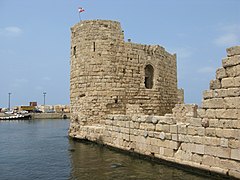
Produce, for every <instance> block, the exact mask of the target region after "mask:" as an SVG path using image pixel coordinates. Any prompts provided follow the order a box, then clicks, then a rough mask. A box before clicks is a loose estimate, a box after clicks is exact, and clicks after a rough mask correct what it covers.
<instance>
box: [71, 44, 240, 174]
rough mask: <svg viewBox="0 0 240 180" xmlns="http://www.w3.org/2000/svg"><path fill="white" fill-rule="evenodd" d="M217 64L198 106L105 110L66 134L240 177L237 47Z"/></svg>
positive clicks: (133, 106) (130, 106)
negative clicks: (99, 118)
mask: <svg viewBox="0 0 240 180" xmlns="http://www.w3.org/2000/svg"><path fill="white" fill-rule="evenodd" d="M227 53H228V57H227V58H225V59H223V61H222V65H223V67H222V68H219V69H218V70H217V71H216V79H215V80H212V81H211V82H210V90H207V91H205V92H204V95H203V103H202V107H201V108H198V107H197V106H196V105H186V104H177V105H176V106H175V107H174V109H173V113H172V114H165V115H164V116H156V115H155V116H154V115H144V114H141V112H142V111H141V108H140V106H139V105H138V104H128V105H127V108H126V114H109V115H108V116H107V118H106V120H105V121H104V124H95V125H86V126H80V125H79V123H78V122H77V121H74V120H72V127H78V128H76V129H74V128H71V127H70V131H69V135H70V136H71V137H74V138H79V139H87V140H90V141H96V142H99V143H103V144H107V145H109V146H113V147H116V148H120V149H123V150H127V151H132V152H136V153H139V154H144V155H149V156H153V157H156V158H160V159H164V160H167V161H170V162H173V163H179V164H183V165H188V166H192V167H196V168H200V169H204V170H207V171H212V172H217V173H220V174H224V175H228V176H231V177H236V178H240V101H239V100H240V99H239V98H240V70H239V67H240V46H236V47H232V48H229V49H227Z"/></svg>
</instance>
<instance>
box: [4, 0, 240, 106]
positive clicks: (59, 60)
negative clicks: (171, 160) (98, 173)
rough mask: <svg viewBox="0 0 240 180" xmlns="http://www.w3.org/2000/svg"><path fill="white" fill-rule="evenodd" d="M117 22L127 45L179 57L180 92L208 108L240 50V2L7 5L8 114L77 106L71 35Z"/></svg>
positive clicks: (43, 0)
mask: <svg viewBox="0 0 240 180" xmlns="http://www.w3.org/2000/svg"><path fill="white" fill-rule="evenodd" d="M78 7H83V8H84V9H85V12H83V13H81V19H82V20H93V19H105V20H116V21H119V22H120V23H121V25H122V29H123V30H124V33H125V40H127V39H131V40H132V42H134V43H140V44H147V45H160V46H163V47H164V48H165V49H166V50H167V51H168V52H170V53H172V54H173V53H177V64H178V69H177V71H178V87H179V88H183V89H184V91H185V102H186V103H195V104H199V105H201V101H202V92H203V91H204V90H207V89H209V82H210V80H212V79H214V78H215V72H216V69H217V68H220V67H221V61H222V59H223V58H225V57H226V48H228V47H231V46H235V45H240V1H239V0H194V1H193V0H118V1H117V0H38V1H33V0H0V67H1V68H0V107H8V98H9V94H8V93H11V106H19V105H28V104H29V102H31V101H37V102H38V104H39V105H41V104H43V101H44V97H43V92H46V104H51V105H54V104H69V102H70V98H69V93H70V90H69V84H70V28H71V27H72V26H73V25H74V24H76V23H78V22H79V16H78Z"/></svg>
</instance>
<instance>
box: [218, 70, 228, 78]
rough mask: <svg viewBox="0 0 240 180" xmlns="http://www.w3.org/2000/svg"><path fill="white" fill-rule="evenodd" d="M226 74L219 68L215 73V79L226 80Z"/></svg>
mask: <svg viewBox="0 0 240 180" xmlns="http://www.w3.org/2000/svg"><path fill="white" fill-rule="evenodd" d="M226 77H227V74H226V70H225V68H219V69H217V71H216V79H222V78H226Z"/></svg>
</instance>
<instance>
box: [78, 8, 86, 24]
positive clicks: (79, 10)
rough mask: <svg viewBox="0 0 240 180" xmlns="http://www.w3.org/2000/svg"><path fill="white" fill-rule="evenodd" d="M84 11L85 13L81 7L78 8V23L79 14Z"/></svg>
mask: <svg viewBox="0 0 240 180" xmlns="http://www.w3.org/2000/svg"><path fill="white" fill-rule="evenodd" d="M84 11H85V10H84V9H83V8H82V7H79V8H78V16H79V21H80V22H81V21H82V19H81V15H80V14H81V13H82V12H84Z"/></svg>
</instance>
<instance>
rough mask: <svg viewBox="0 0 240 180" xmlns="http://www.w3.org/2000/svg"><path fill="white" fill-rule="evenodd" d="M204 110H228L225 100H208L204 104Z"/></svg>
mask: <svg viewBox="0 0 240 180" xmlns="http://www.w3.org/2000/svg"><path fill="white" fill-rule="evenodd" d="M202 108H204V109H224V108H226V104H225V100H224V99H223V98H214V99H206V100H204V101H203V102H202Z"/></svg>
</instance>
